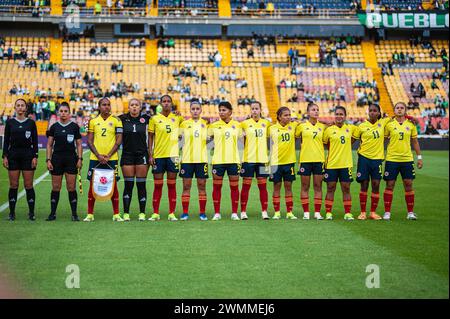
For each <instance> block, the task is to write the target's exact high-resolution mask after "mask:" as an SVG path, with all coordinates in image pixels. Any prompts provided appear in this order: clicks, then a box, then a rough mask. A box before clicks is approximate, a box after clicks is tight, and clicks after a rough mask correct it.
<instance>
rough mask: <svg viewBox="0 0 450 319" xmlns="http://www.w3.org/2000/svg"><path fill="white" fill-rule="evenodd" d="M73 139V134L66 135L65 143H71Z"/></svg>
mask: <svg viewBox="0 0 450 319" xmlns="http://www.w3.org/2000/svg"><path fill="white" fill-rule="evenodd" d="M74 137H75V136H74V135H73V134H67V142H69V143H72V142H73V139H74Z"/></svg>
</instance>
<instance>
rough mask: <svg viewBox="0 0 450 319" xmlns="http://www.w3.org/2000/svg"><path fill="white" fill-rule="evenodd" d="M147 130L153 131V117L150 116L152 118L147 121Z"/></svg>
mask: <svg viewBox="0 0 450 319" xmlns="http://www.w3.org/2000/svg"><path fill="white" fill-rule="evenodd" d="M148 131H149V132H150V133H155V120H154V117H153V116H152V118H151V119H150V120H149V121H148Z"/></svg>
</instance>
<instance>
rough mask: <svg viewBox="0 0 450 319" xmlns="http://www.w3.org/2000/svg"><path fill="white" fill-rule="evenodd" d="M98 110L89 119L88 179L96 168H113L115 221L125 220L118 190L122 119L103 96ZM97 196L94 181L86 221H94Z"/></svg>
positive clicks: (90, 191)
mask: <svg viewBox="0 0 450 319" xmlns="http://www.w3.org/2000/svg"><path fill="white" fill-rule="evenodd" d="M98 110H99V112H100V114H99V115H98V116H97V117H96V118H94V119H91V120H90V121H89V128H88V146H89V149H90V150H91V157H90V162H89V171H88V180H91V178H92V173H93V169H94V168H104V169H108V168H113V169H114V171H115V174H116V183H115V184H114V193H113V195H112V198H111V201H112V204H113V211H114V215H113V221H120V222H121V221H123V219H122V217H120V215H119V191H118V190H117V181H118V180H119V174H118V167H117V164H118V160H119V156H118V154H117V150H118V149H119V146H120V144H122V133H123V127H122V121H121V120H120V119H119V118H117V117H115V116H113V115H111V102H110V101H109V99H108V98H105V97H104V98H102V99H100V100H99V101H98ZM94 205H95V198H94V194H93V192H92V182H91V184H90V186H89V193H88V214H87V216H86V218H85V219H84V221H85V222H91V221H94Z"/></svg>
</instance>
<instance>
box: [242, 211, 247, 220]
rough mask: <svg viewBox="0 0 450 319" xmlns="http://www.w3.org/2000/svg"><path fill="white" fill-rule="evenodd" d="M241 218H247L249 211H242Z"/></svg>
mask: <svg viewBox="0 0 450 319" xmlns="http://www.w3.org/2000/svg"><path fill="white" fill-rule="evenodd" d="M241 219H242V220H247V219H248V216H247V213H246V212H242V213H241Z"/></svg>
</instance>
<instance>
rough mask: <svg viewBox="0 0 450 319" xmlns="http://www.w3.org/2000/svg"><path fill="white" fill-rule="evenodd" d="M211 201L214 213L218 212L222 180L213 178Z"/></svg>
mask: <svg viewBox="0 0 450 319" xmlns="http://www.w3.org/2000/svg"><path fill="white" fill-rule="evenodd" d="M212 197H213V202H214V213H216V214H220V200H221V198H222V180H221V179H216V180H213V194H212Z"/></svg>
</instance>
